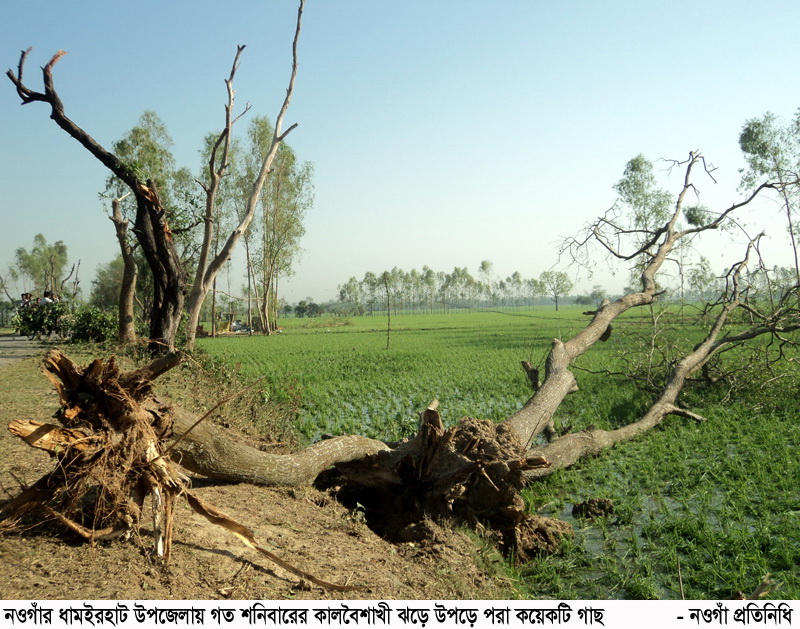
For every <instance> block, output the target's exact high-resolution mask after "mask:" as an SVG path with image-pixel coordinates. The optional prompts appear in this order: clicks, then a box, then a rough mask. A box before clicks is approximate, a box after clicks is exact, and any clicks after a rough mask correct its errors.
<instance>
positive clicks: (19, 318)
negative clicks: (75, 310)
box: [11, 302, 67, 338]
mask: <svg viewBox="0 0 800 629" xmlns="http://www.w3.org/2000/svg"><path fill="white" fill-rule="evenodd" d="M66 314H67V306H66V304H63V303H61V302H55V303H51V304H45V305H43V306H32V307H30V308H20V309H19V310H18V311H17V314H16V315H15V316H14V318H13V319H12V321H11V324H12V325H13V326H15V327H16V328H17V329H18V330H19V331H20V334H23V335H26V336H28V337H29V338H39V337H42V336H49V335H50V334H52V333H53V332H56V333H58V334H60V335H61V336H64V331H63V328H62V320H63V318H64V316H65V315H66Z"/></svg>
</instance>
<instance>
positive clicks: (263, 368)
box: [200, 309, 800, 599]
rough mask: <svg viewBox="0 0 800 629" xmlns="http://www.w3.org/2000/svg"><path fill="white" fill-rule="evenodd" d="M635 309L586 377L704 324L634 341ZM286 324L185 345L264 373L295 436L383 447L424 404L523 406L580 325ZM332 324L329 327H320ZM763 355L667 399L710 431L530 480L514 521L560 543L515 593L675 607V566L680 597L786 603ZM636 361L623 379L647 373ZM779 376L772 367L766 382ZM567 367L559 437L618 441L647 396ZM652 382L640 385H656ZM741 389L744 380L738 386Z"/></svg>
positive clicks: (788, 433) (669, 323) (788, 380)
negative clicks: (539, 519) (540, 373)
mask: <svg viewBox="0 0 800 629" xmlns="http://www.w3.org/2000/svg"><path fill="white" fill-rule="evenodd" d="M650 319H651V316H650V313H649V312H648V311H647V310H641V309H640V310H638V311H634V312H629V313H626V315H625V316H624V317H621V318H620V319H619V320H618V321H616V322H615V324H614V330H615V331H614V335H613V336H612V340H611V341H610V342H609V343H606V344H598V345H597V346H596V347H595V348H593V350H592V351H591V352H590V353H589V354H587V355H586V356H584V357H582V358H581V359H580V360H579V366H581V367H583V368H584V369H586V370H589V371H596V372H600V371H602V370H610V371H617V370H623V369H624V368H629V367H631V366H632V361H631V358H632V357H638V356H642V355H644V356H645V357H647V356H648V355H649V354H650V353H652V356H653V360H654V361H655V362H658V361H659V360H661V359H662V358H663V357H666V359H667V360H672V359H673V357H674V356H677V355H678V352H679V351H681V350H686V349H690V348H691V347H692V346H693V345H694V344H695V343H696V342H697V341H698V340H700V338H702V335H703V328H702V327H701V326H700V325H697V324H695V323H694V322H693V321H692V319H691V318H690V317H689V316H681V315H680V314H679V313H678V312H668V313H667V314H666V315H664V316H662V317H661V318H660V319H659V320H658V326H659V327H658V330H659V334H658V336H657V338H656V339H655V340H653V339H652V336H651V334H650V331H649V330H650V328H649V323H650ZM335 321H336V320H333V319H331V320H325V319H322V320H318V321H315V322H314V326H313V327H303V326H304V325H305V324H307V323H308V322H304V321H303V320H288V321H287V322H286V325H285V326H284V333H283V334H281V335H276V336H273V337H250V338H244V337H236V338H218V339H201V340H200V343H201V345H202V347H203V348H204V349H205V350H206V351H208V352H209V353H210V354H211V355H213V356H215V357H217V358H219V359H220V360H221V361H223V362H225V363H227V364H230V365H234V364H240V365H241V372H242V374H245V375H247V376H248V377H253V376H256V375H264V376H266V378H267V381H268V384H267V385H266V389H267V391H268V394H269V396H270V398H271V399H273V400H276V401H285V400H294V402H295V403H296V405H297V408H298V409H299V410H298V420H299V424H298V425H299V428H300V430H301V431H302V432H303V434H304V435H305V436H306V438H308V439H313V438H315V437H316V436H318V435H320V434H322V433H332V434H342V433H359V434H366V435H369V436H374V437H377V438H381V439H387V440H390V439H397V438H399V437H402V436H406V435H409V434H411V433H412V432H413V431H414V429H415V427H416V422H417V413H418V412H419V410H421V409H422V408H424V407H425V405H426V404H427V403H428V402H429V401H430V399H432V398H434V397H436V398H438V399H439V400H440V403H441V409H442V411H443V417H444V419H445V421H446V422H447V423H454V422H456V421H457V420H458V419H459V418H460V417H462V416H464V415H469V416H472V417H484V418H492V419H495V420H500V419H503V418H505V417H507V416H508V415H510V414H511V413H513V412H515V411H516V410H517V409H518V408H519V407H520V406H521V405H522V403H524V401H525V400H526V399H527V398H528V397H529V395H530V389H529V385H528V383H527V381H526V378H525V375H524V374H523V372H522V370H521V369H520V367H519V362H520V361H521V360H529V361H531V362H533V363H534V364H538V365H540V366H541V365H542V363H543V360H544V358H545V356H546V354H547V351H548V350H549V347H550V344H551V342H552V339H553V338H569V337H570V336H571V335H572V334H574V333H575V332H576V331H577V330H578V329H580V328H582V327H583V326H584V325H585V324H586V322H587V321H588V317H585V316H582V315H581V313H580V311H579V310H575V309H565V310H562V311H560V312H558V313H555V312H554V311H552V310H550V311H548V310H537V311H532V312H530V311H529V312H524V311H523V312H508V313H499V312H471V313H459V314H451V315H419V316H407V317H392V331H391V337H390V347H389V349H388V350H387V349H386V329H385V324H386V320H385V318H382V317H368V316H366V317H352V318H350V319H348V320H347V325H342V326H335V325H333V322H335ZM325 323H330V324H331V325H324V324H325ZM760 350H761V352H762V353H761V354H739V355H737V354H736V353H734V352H730V353H728V354H726V356H725V360H726V361H727V362H728V364H729V366H730V365H737V364H738V365H740V366H742V365H744V366H746V367H747V369H749V372H748V371H747V370H744V371H742V372H740V373H739V374H738V378H739V386H738V387H735V388H734V389H731V388H729V387H727V386H723V385H722V384H720V385H718V386H717V387H715V388H711V389H709V388H707V387H701V386H697V385H695V384H689V385H688V386H687V388H686V390H685V392H684V394H683V395H682V398H681V399H682V402H683V403H684V404H685V405H687V406H688V407H689V408H692V409H693V410H695V411H697V412H700V413H702V414H703V415H705V416H706V417H707V418H708V420H709V421H707V422H705V423H702V424H697V423H694V422H691V421H690V420H687V419H684V418H677V417H668V418H667V419H666V420H665V421H664V422H663V424H662V425H661V426H659V427H658V428H656V429H654V430H653V431H651V432H650V433H648V435H646V436H645V437H643V438H641V439H639V440H637V441H635V442H632V443H627V444H622V445H620V446H618V447H617V448H615V449H614V450H612V451H608V452H606V453H604V454H602V455H601V456H599V457H597V458H595V459H592V460H587V461H584V462H581V463H580V464H579V465H577V466H576V467H575V468H573V469H571V470H569V471H566V472H563V473H560V474H557V475H555V476H554V477H551V478H548V479H546V480H544V481H543V482H540V483H536V484H535V485H534V486H533V487H531V488H530V490H529V491H528V493H527V496H526V499H527V500H528V502H529V505H530V508H531V509H532V510H534V511H536V512H538V513H541V514H544V515H555V516H558V517H562V518H564V519H566V520H568V521H570V522H572V523H573V525H574V527H575V530H576V539H575V540H574V541H573V542H572V543H570V544H568V545H567V546H566V547H565V549H564V551H563V552H562V553H561V554H559V555H558V556H554V557H547V558H542V559H539V560H537V561H533V562H530V563H529V564H527V565H526V566H523V567H521V568H519V569H518V574H519V575H520V578H521V579H522V581H523V583H524V586H523V589H524V592H523V594H524V595H525V596H530V597H545V598H561V599H585V598H595V599H603V598H635V599H649V598H679V597H680V588H679V579H678V570H679V568H678V566H679V565H680V573H681V577H682V580H683V584H684V591H685V596H686V597H687V598H698V599H703V598H727V597H730V596H734V595H735V594H736V593H737V592H739V591H742V592H751V591H752V590H753V589H755V587H756V586H757V585H758V584H759V583H760V582H761V579H762V578H763V577H764V575H765V574H766V573H768V572H769V573H772V575H773V578H774V579H775V580H776V581H777V582H779V583H780V584H781V586H780V589H779V590H778V591H777V592H776V593H775V596H777V597H781V598H800V579H798V576H797V575H796V573H795V569H794V566H796V565H800V527H798V526H797V517H798V515H800V493H799V492H800V490H798V485H800V483H798V479H800V465H799V464H798V462H797V453H798V445H800V423H798V421H797V419H796V418H797V417H798V415H799V414H800V403H798V401H797V399H796V383H797V376H798V369H797V366H796V364H794V363H791V362H789V363H785V364H784V366H783V367H781V368H779V371H777V372H774V373H772V374H770V375H771V377H772V378H774V379H773V380H772V383H771V384H770V385H769V386H768V387H766V388H759V387H758V386H756V384H751V383H756V382H758V381H759V380H761V379H764V378H763V376H764V374H765V373H766V369H767V365H766V363H764V362H763V361H762V360H761V359H762V358H763V354H764V352H766V351H767V349H766V345H763V346H762V347H761V348H760ZM645 362H646V361H640V364H639V365H638V367H639V368H640V369H644V368H646V366H647V365H646V364H644V363H645ZM780 370H782V371H780ZM589 371H576V372H575V373H576V377H577V380H578V384H579V387H580V391H579V392H578V393H577V394H576V395H571V396H568V398H567V399H566V400H565V402H564V404H562V407H561V408H560V409H559V413H558V415H557V423H561V424H563V425H564V426H570V427H571V428H572V429H573V430H576V429H581V428H584V427H587V426H589V425H596V426H597V427H600V428H607V429H609V428H616V427H618V426H621V425H624V424H626V423H628V422H630V421H632V420H633V419H635V418H637V417H638V416H640V414H641V413H642V412H643V410H644V409H646V408H647V406H648V405H649V404H650V403H651V402H652V400H653V394H652V393H648V392H646V391H643V390H642V389H640V388H638V387H637V386H635V385H634V384H633V383H632V382H630V381H628V380H625V379H621V378H615V377H613V376H609V375H607V374H602V373H590V372H589ZM659 379H663V373H661V374H659V373H656V374H654V377H653V380H654V382H656V383H657V382H659ZM742 383H744V384H742ZM595 497H597V498H610V499H612V500H613V501H614V503H615V509H616V510H615V514H614V515H613V517H611V518H609V519H604V520H596V521H585V520H576V519H573V518H572V516H571V510H572V505H573V504H575V503H576V502H580V501H582V500H586V499H588V498H595Z"/></svg>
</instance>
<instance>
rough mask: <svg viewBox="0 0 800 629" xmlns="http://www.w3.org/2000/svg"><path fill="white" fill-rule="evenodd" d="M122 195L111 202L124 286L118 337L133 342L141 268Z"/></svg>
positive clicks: (120, 295) (120, 300) (122, 341)
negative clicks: (132, 241)
mask: <svg viewBox="0 0 800 629" xmlns="http://www.w3.org/2000/svg"><path fill="white" fill-rule="evenodd" d="M123 198H124V197H121V198H119V199H114V200H113V201H112V202H111V208H112V211H111V216H110V217H109V218H110V219H111V222H113V223H114V230H115V231H116V234H117V241H118V242H119V248H120V254H121V255H122V264H123V271H122V286H121V287H120V290H119V328H118V338H119V342H120V343H133V342H134V341H136V321H135V318H134V311H133V306H134V303H135V301H136V279H137V277H138V275H139V269H138V267H137V266H136V259H135V258H134V257H133V247H131V243H130V242H128V221H126V220H123V218H122V209H121V207H120V204H121V203H122V199H123Z"/></svg>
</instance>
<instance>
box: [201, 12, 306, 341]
mask: <svg viewBox="0 0 800 629" xmlns="http://www.w3.org/2000/svg"><path fill="white" fill-rule="evenodd" d="M304 4H305V2H304V0H300V6H299V8H298V10H297V25H296V28H295V33H294V40H293V42H292V72H291V77H290V78H289V86H288V87H287V89H286V97H285V98H284V100H283V104H282V105H281V108H280V111H279V113H278V117H277V118H276V120H275V128H274V131H273V134H272V143H271V144H270V147H269V150H268V151H267V154H266V156H265V157H264V160H263V162H262V164H261V170H260V171H259V173H258V176H257V177H256V180H255V181H254V182H253V184H252V187H251V191H250V196H249V198H248V200H247V204H246V206H245V208H244V210H243V212H242V213H241V215H240V216H241V219H240V221H239V224H238V225H237V226H236V228H235V229H234V230H233V231H232V232H231V233H230V235H229V236H228V238H227V240H226V241H225V244H224V245H223V246H222V248H221V249H220V251H219V252H218V253H217V254H216V255H215V256H214V257H213V259H211V243H212V240H213V227H214V222H215V214H216V212H215V207H216V195H217V192H218V190H219V185H220V181H221V180H222V177H224V176H225V172H226V170H227V167H228V153H229V151H230V143H231V133H232V130H233V124H234V122H236V120H237V119H238V118H233V116H232V113H233V95H234V91H233V78H234V75H235V74H236V68H237V66H238V61H239V55H240V54H241V52H242V50H244V46H239V49H238V50H237V53H236V58H235V60H234V62H233V67H232V68H231V73H230V76H229V78H228V79H227V80H226V81H225V85H226V86H227V88H228V103H227V104H226V106H225V129H224V130H223V131H222V133H221V134H220V135H219V137H218V138H217V140H216V142H215V144H214V147H213V148H212V150H211V156H210V158H209V161H208V176H209V179H208V183H202V184H201V185H202V187H203V190H204V191H205V193H206V212H205V216H204V220H205V230H204V234H203V243H202V245H201V248H200V257H199V260H198V264H197V270H196V272H195V278H194V283H193V284H192V289H191V292H190V294H189V301H188V304H187V313H188V315H189V322H188V324H187V327H186V348H187V349H188V350H191V349H193V348H194V342H195V334H196V330H197V325H198V324H199V322H200V310H201V308H202V306H203V302H204V301H205V298H206V296H207V295H208V292H209V290H211V288H212V286H213V284H214V280H215V278H216V276H217V274H218V273H219V271H220V269H221V268H222V266H223V265H224V264H225V263H226V262H227V261H228V260H229V259H230V257H231V254H232V253H233V250H234V248H235V247H236V244H237V243H238V242H239V240H240V239H241V237H242V236H243V235H244V233H245V232H246V231H247V228H248V227H249V225H250V223H251V222H252V220H253V216H254V215H255V212H256V208H257V207H258V201H259V198H260V196H261V192H262V190H263V188H264V184H265V183H266V180H267V177H268V176H269V174H270V173H271V172H272V163H273V161H274V160H275V156H276V155H277V153H278V148H280V145H281V143H282V142H283V140H284V139H285V138H286V136H287V135H288V134H289V133H291V131H292V130H293V129H294V128H295V127H296V126H297V124H293V125H291V126H290V127H289V128H288V129H286V131H283V130H282V127H283V119H284V117H285V115H286V111H287V110H288V108H289V102H290V101H291V98H292V93H293V92H294V83H295V78H296V76H297V42H298V39H299V38H300V28H301V25H302V18H303V7H304Z"/></svg>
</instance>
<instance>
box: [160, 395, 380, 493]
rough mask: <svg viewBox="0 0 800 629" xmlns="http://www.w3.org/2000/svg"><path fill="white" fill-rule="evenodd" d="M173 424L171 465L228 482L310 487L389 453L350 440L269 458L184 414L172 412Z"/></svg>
mask: <svg viewBox="0 0 800 629" xmlns="http://www.w3.org/2000/svg"><path fill="white" fill-rule="evenodd" d="M173 420H174V424H173V430H174V432H175V436H176V437H178V438H179V441H176V442H175V444H176V445H174V446H170V456H171V458H172V460H173V461H176V462H177V463H179V464H180V465H181V466H182V467H184V468H186V469H187V470H189V471H191V472H196V473H198V474H202V475H203V476H209V477H211V478H216V479H218V480H223V481H228V482H242V483H253V484H255V485H278V486H288V487H300V486H307V485H310V484H311V483H313V482H314V479H315V478H316V477H317V476H318V475H319V474H320V472H322V471H323V470H325V469H327V468H329V467H330V466H331V465H334V464H336V463H345V462H347V461H352V460H353V459H360V458H363V457H365V456H369V455H372V454H376V453H377V452H380V451H383V450H388V449H389V447H388V446H387V445H386V444H384V443H383V442H382V441H376V440H375V439H368V438H366V437H360V436H358V435H349V436H344V437H334V438H333V439H327V440H325V441H320V442H319V443H315V444H314V445H312V446H309V447H308V448H306V449H304V450H302V451H300V452H297V453H294V454H269V453H266V452H262V451H261V450H258V449H256V448H253V447H250V446H248V445H246V444H243V443H241V442H239V441H236V439H235V437H233V436H232V435H229V434H227V433H226V432H225V431H224V430H223V429H222V428H220V427H219V426H214V425H212V424H208V423H205V422H201V423H200V424H197V417H196V416H194V415H192V414H191V413H189V412H187V411H185V410H183V409H174V412H173ZM195 424H197V425H195ZM192 426H194V428H192ZM190 429H191V430H190ZM187 431H188V432H187Z"/></svg>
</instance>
